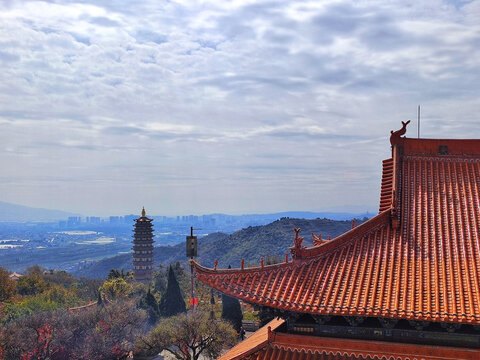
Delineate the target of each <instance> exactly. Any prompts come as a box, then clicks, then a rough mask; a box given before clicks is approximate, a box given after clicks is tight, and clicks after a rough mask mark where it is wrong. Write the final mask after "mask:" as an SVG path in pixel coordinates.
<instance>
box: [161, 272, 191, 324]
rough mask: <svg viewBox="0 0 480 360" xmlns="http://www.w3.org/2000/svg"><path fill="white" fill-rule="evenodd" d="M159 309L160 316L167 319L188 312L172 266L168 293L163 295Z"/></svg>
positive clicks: (169, 273)
mask: <svg viewBox="0 0 480 360" xmlns="http://www.w3.org/2000/svg"><path fill="white" fill-rule="evenodd" d="M159 307H160V314H161V315H162V316H167V317H168V316H173V315H177V314H179V313H182V312H186V311H187V308H186V306H185V300H184V299H183V296H182V292H181V291H180V286H179V285H178V281H177V278H176V277H175V273H174V272H173V268H172V267H171V266H169V268H168V283H167V291H166V292H165V294H163V296H162V299H161V300H160V304H159Z"/></svg>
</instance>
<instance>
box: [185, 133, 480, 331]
mask: <svg viewBox="0 0 480 360" xmlns="http://www.w3.org/2000/svg"><path fill="white" fill-rule="evenodd" d="M405 126H406V124H405V125H404V128H403V129H402V130H399V131H396V132H392V136H391V138H390V140H391V144H392V158H391V159H388V160H386V161H384V163H383V176H382V187H381V189H382V190H381V197H380V210H381V212H380V213H379V214H378V215H377V216H375V217H374V218H372V219H370V220H369V221H367V222H365V223H363V224H361V225H359V226H357V227H355V228H353V229H352V230H350V231H349V232H347V233H345V234H343V235H341V236H338V237H337V238H335V239H333V240H332V241H328V242H325V243H322V244H320V245H318V246H314V247H310V248H306V247H304V246H303V245H302V240H303V239H302V238H300V237H299V236H298V232H297V236H296V238H295V242H294V243H295V245H294V246H293V247H292V248H291V249H290V250H291V252H292V256H293V261H287V262H285V263H282V264H276V265H271V266H260V267H256V268H248V269H247V268H246V269H244V268H243V266H242V268H241V269H230V270H229V269H223V270H220V269H207V268H205V267H203V266H201V265H199V264H197V263H195V262H194V266H195V270H196V273H197V277H198V279H199V280H200V281H202V282H204V283H206V284H208V285H210V286H212V287H214V288H216V289H218V290H220V291H221V292H223V293H226V294H228V295H231V296H234V297H237V298H239V299H242V300H244V301H246V302H249V303H252V304H256V305H259V306H263V307H269V308H273V309H280V310H282V311H289V312H295V313H304V314H310V315H312V316H343V317H346V318H349V319H355V318H357V317H374V318H378V319H380V320H382V319H384V320H385V321H390V322H393V323H394V322H395V321H401V320H403V319H404V320H409V321H410V322H411V323H412V324H420V325H421V324H427V323H434V322H436V323H440V324H439V325H442V326H444V327H445V328H448V330H449V331H454V330H455V329H456V328H458V327H459V326H460V325H461V324H470V325H477V326H475V327H472V329H475V331H478V325H480V236H479V234H480V141H479V140H432V139H408V138H405V137H401V135H403V134H404V133H405ZM382 321H383V320H382ZM420 325H419V326H420ZM472 331H473V330H472Z"/></svg>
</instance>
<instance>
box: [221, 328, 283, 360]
mask: <svg viewBox="0 0 480 360" xmlns="http://www.w3.org/2000/svg"><path fill="white" fill-rule="evenodd" d="M284 322H285V320H282V319H274V320H272V321H270V322H269V323H268V324H267V325H265V326H263V327H261V328H260V329H258V330H257V331H256V332H254V333H253V334H252V335H251V336H250V337H249V338H247V339H245V340H244V341H242V342H240V343H238V344H237V345H235V346H234V347H233V348H231V349H230V350H229V351H228V352H227V353H226V354H224V355H222V356H220V357H219V358H218V359H217V360H234V359H243V358H244V356H248V355H249V354H251V353H252V352H255V351H257V350H260V349H262V348H264V347H265V345H266V344H267V343H268V328H270V329H271V330H275V329H277V328H278V327H279V326H281V325H282V324H283V323H284Z"/></svg>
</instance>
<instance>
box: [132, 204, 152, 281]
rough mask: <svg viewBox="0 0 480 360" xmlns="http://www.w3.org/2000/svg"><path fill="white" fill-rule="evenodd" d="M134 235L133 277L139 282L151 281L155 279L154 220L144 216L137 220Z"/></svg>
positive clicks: (143, 212) (143, 213) (143, 211)
mask: <svg viewBox="0 0 480 360" xmlns="http://www.w3.org/2000/svg"><path fill="white" fill-rule="evenodd" d="M134 221H135V227H134V230H133V231H134V235H133V238H134V239H133V247H132V250H133V261H132V265H133V276H134V278H135V280H137V281H149V280H151V279H152V277H153V243H154V240H153V237H154V235H153V226H152V221H153V219H149V218H147V216H146V213H145V209H143V210H142V216H141V217H139V218H138V219H135V220H134Z"/></svg>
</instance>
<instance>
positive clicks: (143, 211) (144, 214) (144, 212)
mask: <svg viewBox="0 0 480 360" xmlns="http://www.w3.org/2000/svg"><path fill="white" fill-rule="evenodd" d="M142 217H147V212H146V211H145V207H143V209H142Z"/></svg>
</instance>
